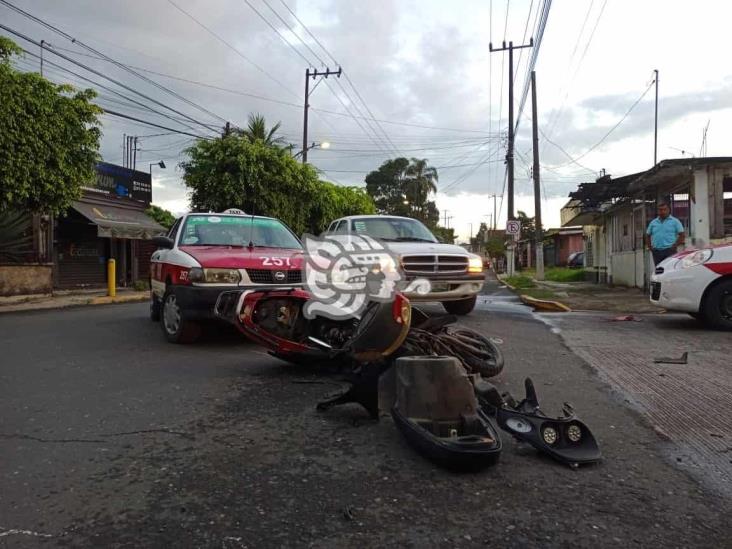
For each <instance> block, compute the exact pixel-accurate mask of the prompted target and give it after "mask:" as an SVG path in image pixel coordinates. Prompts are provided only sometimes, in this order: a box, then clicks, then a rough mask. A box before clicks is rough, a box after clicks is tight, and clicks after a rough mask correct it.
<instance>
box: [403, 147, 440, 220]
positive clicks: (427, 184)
mask: <svg viewBox="0 0 732 549" xmlns="http://www.w3.org/2000/svg"><path fill="white" fill-rule="evenodd" d="M406 176H407V177H406V180H407V191H408V192H410V193H414V195H413V201H414V204H417V205H418V206H419V207H420V208H421V209H422V210H424V204H425V203H426V202H427V197H428V196H429V194H430V193H436V192H437V180H438V177H437V168H434V167H432V166H428V165H427V159H426V158H412V160H411V162H410V164H409V167H408V168H407V170H406ZM422 213H424V211H422Z"/></svg>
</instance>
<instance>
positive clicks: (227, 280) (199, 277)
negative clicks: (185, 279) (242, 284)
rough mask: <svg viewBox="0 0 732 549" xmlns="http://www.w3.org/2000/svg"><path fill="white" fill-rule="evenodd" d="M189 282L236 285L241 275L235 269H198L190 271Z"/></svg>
mask: <svg viewBox="0 0 732 549" xmlns="http://www.w3.org/2000/svg"><path fill="white" fill-rule="evenodd" d="M189 278H190V280H191V282H205V283H206V284H238V283H239V281H240V280H241V274H240V273H239V271H237V270H236V269H200V268H193V269H191V271H190V274H189Z"/></svg>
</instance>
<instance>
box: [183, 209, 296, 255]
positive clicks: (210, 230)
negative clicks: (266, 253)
mask: <svg viewBox="0 0 732 549" xmlns="http://www.w3.org/2000/svg"><path fill="white" fill-rule="evenodd" d="M250 242H251V244H252V246H258V247H264V248H288V249H294V250H300V249H302V244H301V243H300V241H299V240H298V239H297V237H295V235H294V234H292V232H291V231H290V230H289V229H288V228H287V227H286V226H285V225H284V224H283V223H282V222H280V221H277V220H276V219H270V218H266V217H244V216H233V215H191V216H189V217H188V219H186V223H185V225H184V226H183V232H182V233H181V236H180V242H179V245H180V246H248V245H249V243H250Z"/></svg>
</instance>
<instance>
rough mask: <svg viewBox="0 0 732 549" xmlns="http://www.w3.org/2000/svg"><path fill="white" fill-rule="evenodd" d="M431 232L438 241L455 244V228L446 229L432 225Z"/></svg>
mask: <svg viewBox="0 0 732 549" xmlns="http://www.w3.org/2000/svg"><path fill="white" fill-rule="evenodd" d="M431 229H432V234H434V235H435V236H436V237H437V239H438V240H439V241H440V242H444V243H445V244H455V229H448V228H446V227H432V228H431Z"/></svg>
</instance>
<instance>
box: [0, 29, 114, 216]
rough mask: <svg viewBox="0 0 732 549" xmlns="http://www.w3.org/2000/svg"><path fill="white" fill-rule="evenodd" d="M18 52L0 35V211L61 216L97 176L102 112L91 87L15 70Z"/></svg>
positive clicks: (15, 47)
mask: <svg viewBox="0 0 732 549" xmlns="http://www.w3.org/2000/svg"><path fill="white" fill-rule="evenodd" d="M21 51H22V50H20V48H18V46H17V45H16V44H15V43H14V42H12V41H11V40H9V39H7V38H4V37H1V36H0V212H3V211H7V210H17V211H25V212H28V211H30V212H40V213H54V214H59V213H62V212H64V211H65V210H67V209H68V208H69V206H70V205H71V202H72V201H73V200H75V199H77V198H78V197H79V196H80V195H81V187H82V186H83V185H85V184H89V183H90V182H92V181H93V180H94V178H95V177H96V172H95V165H96V162H97V160H98V159H99V154H98V151H99V139H100V136H101V131H100V128H99V121H98V119H97V116H98V115H99V114H100V113H101V112H102V111H101V109H100V108H99V107H97V106H95V105H93V104H92V103H91V100H92V99H93V98H94V97H95V93H94V92H93V91H92V90H84V91H75V90H74V89H73V88H72V87H71V86H69V85H56V84H53V83H51V82H49V81H48V80H46V79H44V78H43V77H41V76H40V75H38V74H35V73H23V72H20V71H17V70H15V69H14V68H13V67H12V65H11V63H10V59H11V57H12V56H13V55H19V54H20V53H21Z"/></svg>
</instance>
